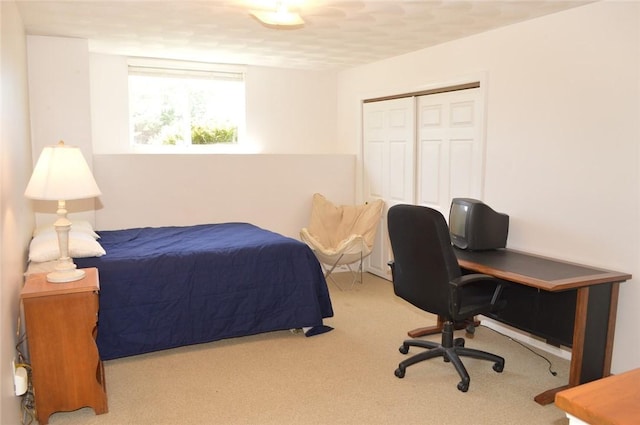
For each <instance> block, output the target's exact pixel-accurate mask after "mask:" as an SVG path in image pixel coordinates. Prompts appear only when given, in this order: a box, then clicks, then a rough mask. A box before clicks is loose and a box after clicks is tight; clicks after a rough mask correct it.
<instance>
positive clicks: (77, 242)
mask: <svg viewBox="0 0 640 425" xmlns="http://www.w3.org/2000/svg"><path fill="white" fill-rule="evenodd" d="M105 254H106V252H105V250H104V248H102V245H100V244H99V243H98V241H96V240H95V239H94V238H93V237H92V236H91V235H88V234H87V233H84V232H77V231H73V230H72V231H70V232H69V256H70V257H72V258H83V257H101V256H103V255H105ZM59 257H60V250H59V249H58V235H57V234H56V233H55V231H54V232H53V233H52V232H47V231H45V232H41V233H40V234H38V235H37V236H36V237H34V238H33V239H32V240H31V244H30V245H29V261H35V262H39V263H41V262H44V261H51V260H57V259H58V258H59Z"/></svg>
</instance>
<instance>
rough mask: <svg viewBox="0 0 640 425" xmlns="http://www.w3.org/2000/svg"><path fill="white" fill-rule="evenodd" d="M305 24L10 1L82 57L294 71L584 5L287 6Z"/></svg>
mask: <svg viewBox="0 0 640 425" xmlns="http://www.w3.org/2000/svg"><path fill="white" fill-rule="evenodd" d="M289 1H290V3H292V5H291V7H290V9H291V10H293V11H297V12H299V13H300V14H301V15H302V17H303V19H304V20H305V25H304V27H302V28H299V29H288V30H287V29H273V28H267V27H265V26H263V25H262V24H261V23H260V22H258V21H257V20H256V19H255V18H254V17H252V16H250V15H249V12H248V11H249V10H250V9H258V8H265V5H269V4H271V5H272V6H273V5H274V3H275V0H208V1H187V0H174V1H155V0H143V1H125V0H112V1H95V0H69V1H58V0H45V1H33V0H18V1H17V5H18V9H19V11H20V14H21V16H22V19H23V21H24V25H25V28H26V30H27V33H28V34H35V35H50V36H61V37H79V38H83V39H88V40H89V49H90V51H92V52H99V53H109V54H119V55H128V56H148V57H164V58H173V59H184V60H197V61H204V62H214V63H237V64H249V65H263V66H276V67H285V68H300V69H319V70H320V69H342V68H347V67H352V66H357V65H361V64H366V63H371V62H375V61H377V60H380V59H384V58H388V57H393V56H397V55H401V54H403V53H408V52H412V51H416V50H420V49H423V48H426V47H430V46H434V45H437V44H441V43H445V42H447V41H451V40H455V39H459V38H463V37H467V36H470V35H473V34H477V33H480V32H484V31H488V30H491V29H494V28H498V27H502V26H506V25H510V24H514V23H517V22H521V21H525V20H528V19H534V18H537V17H540V16H543V15H547V14H551V13H556V12H559V11H562V10H565V9H569V8H572V7H576V6H580V5H584V4H586V3H590V2H592V1H587V0H576V1H561V0H551V1H542V0H533V1H524V0H508V1H491V0H476V1H462V0H455V1H451V0H441V1H435V0H420V1H405V0H396V1H385V0H360V1H351V0H343V1H336V0H289Z"/></svg>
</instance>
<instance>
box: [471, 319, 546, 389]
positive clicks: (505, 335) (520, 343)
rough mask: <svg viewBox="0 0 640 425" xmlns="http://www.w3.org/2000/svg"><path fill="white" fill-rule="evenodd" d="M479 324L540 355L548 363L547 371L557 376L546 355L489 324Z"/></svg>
mask: <svg viewBox="0 0 640 425" xmlns="http://www.w3.org/2000/svg"><path fill="white" fill-rule="evenodd" d="M480 326H482V327H484V328H487V329H491V330H492V331H493V332H495V333H497V334H498V335H502V336H503V337H505V338H507V339H509V340H511V341H513V342H515V343H516V344H519V345H520V346H522V347H524V348H526V349H527V350H529V351H531V352H532V353H533V354H535V355H536V356H538V357H540V358H542V359H544V360H545V361H546V362H547V363H548V364H549V373H550V374H551V375H553V376H557V375H558V372H556V371H555V370H553V364H552V363H551V360H549V359H548V358H547V357H545V356H543V355H542V354H540V353H538V352H536V351H534V350H533V349H531V347H529V346H527V345H526V344H523V343H522V342H520V341H518V340H516V339H513V338H512V337H510V336H509V335H507V334H504V333H502V332H500V331H497V330H495V329H493V328H490V327H489V326H487V325H483V324H480Z"/></svg>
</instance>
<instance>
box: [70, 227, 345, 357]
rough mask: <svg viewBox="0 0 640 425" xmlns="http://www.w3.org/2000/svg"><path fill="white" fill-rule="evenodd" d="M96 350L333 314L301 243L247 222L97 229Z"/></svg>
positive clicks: (141, 347)
mask: <svg viewBox="0 0 640 425" xmlns="http://www.w3.org/2000/svg"><path fill="white" fill-rule="evenodd" d="M98 233H99V235H100V237H101V239H100V243H101V244H102V246H103V247H104V249H105V251H106V252H107V254H106V255H105V256H102V257H97V258H96V257H93V258H76V259H75V260H74V261H75V262H76V264H77V265H78V267H79V268H84V267H97V268H98V272H99V277H100V310H99V320H98V336H97V344H98V350H99V351H100V356H101V357H102V359H104V360H108V359H114V358H118V357H124V356H130V355H135V354H141V353H147V352H151V351H156V350H162V349H167V348H173V347H178V346H183V345H189V344H197V343H203V342H209V341H215V340H219V339H223V338H231V337H238V336H246V335H252V334H257V333H262V332H269V331H275V330H284V329H294V328H303V327H318V326H320V327H321V326H323V323H322V319H323V318H325V317H331V316H333V309H332V306H331V300H330V298H329V291H328V288H327V284H326V281H325V279H324V275H323V273H322V269H321V267H320V264H319V263H318V260H317V259H316V257H315V256H314V254H313V253H312V252H311V250H310V249H309V248H308V247H307V245H305V244H304V243H302V242H300V241H297V240H295V239H291V238H288V237H284V236H282V235H279V234H277V233H274V232H270V231H267V230H264V229H261V228H259V227H256V226H254V225H251V224H247V223H224V224H206V225H196V226H186V227H162V228H138V229H127V230H115V231H101V232H98Z"/></svg>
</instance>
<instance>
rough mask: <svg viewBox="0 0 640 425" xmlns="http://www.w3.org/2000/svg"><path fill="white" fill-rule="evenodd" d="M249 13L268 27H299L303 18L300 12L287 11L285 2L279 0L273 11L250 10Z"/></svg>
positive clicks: (302, 23)
mask: <svg viewBox="0 0 640 425" xmlns="http://www.w3.org/2000/svg"><path fill="white" fill-rule="evenodd" d="M249 13H250V14H251V15H253V16H254V17H255V18H257V19H258V20H259V21H260V22H262V23H263V24H265V25H266V26H268V27H288V28H292V27H301V26H302V25H304V20H303V19H302V17H301V16H300V14H298V13H295V12H291V11H289V8H288V7H287V5H286V3H285V2H284V1H280V2H278V3H277V4H276V10H275V11H266V10H250V11H249Z"/></svg>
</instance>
